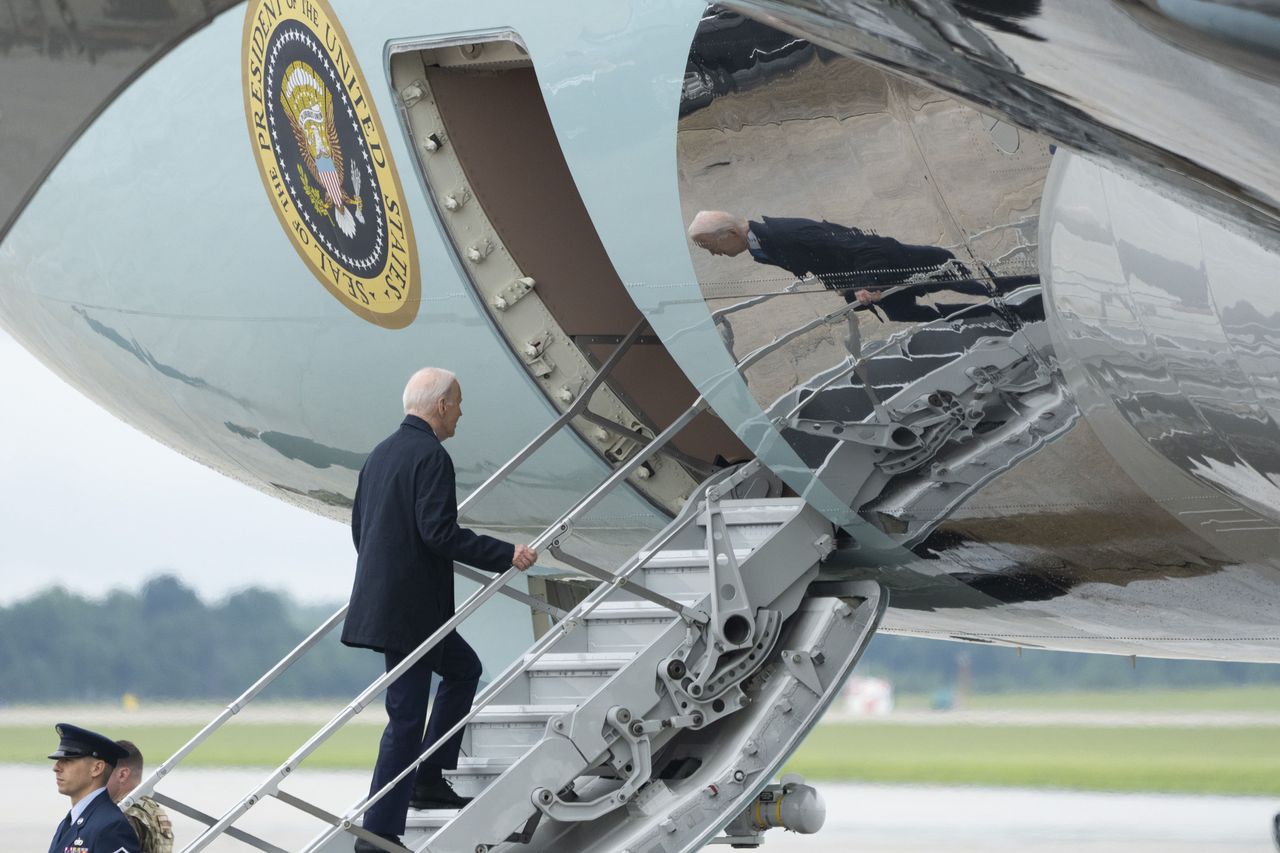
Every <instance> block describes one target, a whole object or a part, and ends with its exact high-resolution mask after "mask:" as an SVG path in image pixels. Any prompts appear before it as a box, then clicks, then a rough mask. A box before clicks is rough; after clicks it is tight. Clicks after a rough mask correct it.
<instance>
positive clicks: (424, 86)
mask: <svg viewBox="0 0 1280 853" xmlns="http://www.w3.org/2000/svg"><path fill="white" fill-rule="evenodd" d="M392 51H393V52H392V54H391V57H390V64H391V80H392V84H393V85H394V87H395V89H396V91H397V92H398V93H399V95H400V104H401V118H402V121H403V123H404V126H405V128H406V131H407V132H408V134H409V135H410V137H411V141H412V147H413V149H414V151H415V153H416V155H417V162H418V166H419V171H420V174H421V176H422V177H423V180H424V183H425V184H426V187H427V191H428V192H429V194H430V195H431V197H432V200H433V201H434V203H435V206H436V210H437V211H438V214H439V217H440V219H441V222H442V224H443V227H444V230H445V231H446V233H448V235H449V237H450V239H451V241H452V243H453V247H454V250H455V252H456V255H457V258H458V263H459V264H460V265H461V266H462V267H463V268H464V269H465V270H466V272H467V276H468V278H469V280H470V282H471V285H472V288H473V291H474V295H475V297H476V298H477V299H478V300H479V301H480V302H481V303H482V304H483V305H484V308H485V311H486V313H487V315H488V316H489V318H490V319H491V321H492V322H493V324H494V326H495V327H496V328H497V329H498V330H499V331H500V332H501V333H502V335H503V337H504V338H505V339H506V341H507V343H508V345H509V346H510V348H511V350H512V352H513V353H514V355H515V357H516V358H518V359H519V360H520V361H521V362H522V363H523V364H524V365H525V367H526V369H527V371H528V373H529V375H530V377H531V378H532V379H533V380H534V381H536V382H537V383H538V385H539V386H540V387H541V388H542V389H543V391H544V392H545V393H546V394H547V396H548V398H549V399H550V400H551V401H552V403H553V405H555V406H556V408H557V409H559V410H560V411H562V412H563V411H565V410H566V409H567V408H569V407H570V406H572V405H574V404H575V401H577V400H578V399H579V397H580V396H581V395H582V394H584V393H587V392H589V391H590V390H591V385H590V383H591V380H592V377H593V376H594V375H596V374H597V372H598V371H600V370H601V368H602V367H607V369H608V370H609V375H608V378H607V379H606V380H605V381H604V382H603V383H602V384H601V385H600V387H599V388H598V389H597V390H596V391H595V393H594V395H593V396H592V397H591V399H590V401H589V403H588V404H587V405H586V406H585V408H584V409H583V411H582V412H581V413H580V415H579V416H578V417H576V418H575V419H574V421H573V426H574V428H575V430H576V431H577V433H578V434H579V435H580V436H581V437H582V439H583V440H584V441H585V442H586V443H587V444H588V445H590V446H591V447H592V448H594V449H595V450H596V451H597V452H598V453H600V454H601V455H602V456H603V457H604V458H605V459H606V460H607V461H608V462H609V463H610V464H612V465H615V466H617V465H620V464H622V463H624V462H625V461H626V460H627V458H628V457H630V456H631V455H632V454H633V453H635V452H636V450H637V449H638V448H639V447H641V446H642V444H643V443H644V442H646V441H647V440H648V439H650V438H652V437H653V436H654V435H655V434H657V433H658V432H660V431H661V430H662V429H663V428H664V427H665V426H667V425H668V424H669V423H670V422H671V421H673V420H674V419H675V418H676V417H677V416H678V415H679V414H680V413H681V412H683V411H684V410H685V409H686V408H687V407H688V406H689V405H690V404H691V403H692V402H693V401H694V399H695V398H696V396H697V392H696V390H695V389H694V387H693V385H692V384H691V383H690V382H689V381H688V379H687V378H686V377H685V375H684V373H683V371H681V370H680V368H679V367H678V366H677V365H676V363H675V361H674V360H673V359H672V358H671V356H670V354H669V353H668V352H667V350H666V348H665V347H664V346H663V345H662V343H661V341H660V340H659V339H658V338H657V336H656V335H654V334H653V333H652V332H650V331H649V330H648V329H647V328H646V327H644V326H643V319H644V318H643V316H642V315H641V313H640V311H639V310H638V309H637V308H636V306H635V304H634V302H633V301H632V299H631V297H630V295H629V294H628V293H627V291H626V288H625V287H624V286H623V283H622V281H621V279H620V278H619V277H618V274H617V272H616V271H615V269H614V267H613V264H612V263H611V261H610V260H609V257H608V255H607V253H606V252H605V249H604V246H603V244H602V243H601V241H600V239H599V236H598V235H597V233H596V230H595V227H594V225H593V224H592V221H591V217H590V214H589V213H588V212H587V209H586V207H585V205H584V204H583V202H582V199H581V197H580V196H579V194H578V190H577V187H576V186H575V184H574V181H573V176H572V174H571V173H570V171H569V168H568V166H567V164H566V163H565V159H564V156H563V154H562V152H561V149H560V144H559V141H558V140H557V138H556V134H555V129H554V127H553V126H552V123H551V120H550V117H549V116H548V114H547V109H546V105H545V103H544V101H543V98H542V92H541V89H540V88H539V85H538V78H537V74H536V71H535V68H534V64H533V62H532V60H531V59H530V57H529V55H528V53H527V51H526V49H525V47H524V46H523V44H522V43H521V41H520V39H519V37H518V36H517V35H516V34H514V33H512V32H501V33H495V34H491V35H489V36H486V37H481V38H475V37H468V39H466V40H456V39H455V40H443V41H442V40H433V41H431V42H429V43H421V42H419V43H414V44H402V45H398V46H394V47H393V48H392ZM619 346H625V347H626V350H625V352H623V353H621V354H620V355H619V357H617V358H615V359H613V362H614V363H612V364H611V363H610V362H609V359H610V355H611V354H613V353H614V351H615V350H616V349H617V348H618V347H619ZM749 455H750V454H749V453H748V451H747V449H746V447H745V446H744V445H743V444H742V442H741V441H740V440H739V439H738V438H737V436H735V435H734V434H733V432H732V431H731V430H730V429H729V428H728V427H727V426H726V425H725V424H724V423H723V422H722V421H720V420H719V419H718V418H716V417H715V416H714V415H712V414H710V413H707V412H704V413H702V414H701V415H699V416H698V417H697V418H696V419H695V420H694V421H693V422H692V423H691V424H690V425H689V426H688V427H686V428H685V430H684V431H683V432H681V433H680V435H679V437H678V438H676V439H675V440H674V442H672V445H671V446H670V449H669V450H664V451H663V452H662V453H661V454H660V455H659V456H658V457H656V458H655V460H654V462H653V463H652V464H647V465H646V466H645V467H644V468H642V469H641V470H640V471H639V472H637V474H636V475H635V476H633V477H632V478H631V482H632V484H633V485H634V486H636V487H637V488H638V489H639V490H640V491H642V492H643V493H644V494H645V495H646V496H647V497H648V498H649V499H650V500H652V501H654V502H655V503H656V504H658V505H659V506H662V507H663V508H665V509H667V510H668V511H671V512H674V511H675V510H677V509H678V508H679V507H680V505H681V504H682V503H683V501H684V499H685V497H687V496H688V495H689V493H690V492H692V491H693V489H694V487H695V486H696V485H697V483H699V482H700V481H701V480H703V479H704V478H705V477H706V476H707V474H709V473H710V472H711V471H712V470H713V468H714V467H715V464H716V459H717V457H720V458H722V459H732V460H738V459H743V458H747V457H749Z"/></svg>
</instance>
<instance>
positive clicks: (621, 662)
mask: <svg viewBox="0 0 1280 853" xmlns="http://www.w3.org/2000/svg"><path fill="white" fill-rule="evenodd" d="M635 657H636V656H635V654H634V653H628V654H621V653H618V652H549V653H547V654H545V655H543V656H542V657H540V658H538V659H537V660H535V661H533V662H532V663H529V664H528V666H527V669H528V672H529V674H530V675H534V674H535V673H544V672H605V671H616V670H619V669H622V668H623V667H624V666H626V665H627V664H629V663H631V661H633V660H635Z"/></svg>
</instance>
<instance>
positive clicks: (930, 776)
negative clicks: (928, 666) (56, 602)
mask: <svg viewBox="0 0 1280 853" xmlns="http://www.w3.org/2000/svg"><path fill="white" fill-rule="evenodd" d="M196 728H197V727H195V726H147V727H129V726H122V727H117V728H114V729H113V731H112V732H111V734H112V735H114V736H115V737H122V738H129V739H130V740H133V741H135V742H136V743H137V744H138V745H139V746H140V747H141V748H142V750H143V753H144V754H146V755H148V756H151V757H153V758H154V757H157V756H167V755H169V754H170V753H172V752H173V751H174V750H175V749H177V748H178V747H179V746H181V745H182V744H183V743H184V742H185V741H186V739H187V738H189V737H190V736H191V735H192V734H193V733H194V732H195V731H196ZM313 731H314V728H313V727H310V726H301V725H291V724H279V725H275V724H272V725H240V726H235V725H232V726H229V727H228V728H227V729H225V730H223V731H221V732H219V733H218V734H217V735H216V736H215V737H214V738H213V739H212V740H211V741H210V742H209V743H208V744H206V745H205V746H204V747H202V748H201V749H199V750H197V751H196V752H195V753H193V754H192V756H191V757H190V758H189V759H188V761H187V764H188V765H189V766H192V767H210V766H272V765H275V764H278V763H279V762H280V761H282V760H283V759H284V758H286V757H288V755H289V754H290V753H291V752H292V751H293V750H294V749H296V748H297V747H298V746H299V745H301V744H302V743H303V741H304V740H305V739H306V738H307V737H308V736H309V735H310V734H311V733H312V732H313ZM380 734H381V730H380V729H379V728H377V727H375V726H350V727H347V728H345V729H342V730H341V731H339V732H338V734H337V735H336V736H335V737H334V738H333V739H332V740H331V741H329V742H328V743H327V744H325V745H324V746H323V747H322V748H321V749H320V750H319V751H318V752H317V753H316V754H315V755H314V756H313V757H312V758H311V759H310V760H308V761H307V762H306V764H305V765H304V767H314V768H328V769H365V768H369V767H371V766H372V763H373V758H374V755H375V753H376V751H377V743H378V738H379V736H380ZM53 745H54V743H53V737H52V732H50V731H49V729H48V728H47V727H44V726H40V727H35V726H9V727H0V762H5V763H9V762H33V761H40V760H41V759H42V758H43V756H45V755H47V754H48V753H49V751H50V750H51V749H52V748H53ZM787 770H788V771H791V772H797V773H801V774H803V775H805V776H806V777H809V778H814V779H833V780H844V781H874V782H901V783H938V784H956V783H960V784H978V785H1009V786H1020V787H1058V788H1078V789H1086V790H1117V791H1169V792H1183V793H1215V794H1266V795H1280V727H1240V728H1222V729H1215V728H1161V729H1143V728H1108V727H1102V726H1091V727H1083V726H1082V727H1068V726H1020V727H994V726H954V725H937V726H910V725H895V724H892V723H854V724H831V725H824V726H821V727H819V728H818V729H816V730H815V731H814V732H813V733H812V734H811V735H810V736H809V737H808V739H806V741H805V742H804V744H803V745H802V746H801V748H800V750H799V751H798V752H797V753H796V754H795V756H793V758H792V760H791V762H790V763H789V764H788V766H787Z"/></svg>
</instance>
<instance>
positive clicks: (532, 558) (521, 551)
mask: <svg viewBox="0 0 1280 853" xmlns="http://www.w3.org/2000/svg"><path fill="white" fill-rule="evenodd" d="M537 561H538V552H537V551H535V550H533V549H532V548H530V547H529V546H528V545H517V546H516V553H515V556H514V557H512V558H511V565H513V566H515V567H516V568H517V569H519V570H520V571H522V572H523V571H524V570H525V569H527V568H529V567H530V566H532V565H533V564H534V563H536V562H537Z"/></svg>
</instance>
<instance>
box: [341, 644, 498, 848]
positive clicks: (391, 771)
mask: <svg viewBox="0 0 1280 853" xmlns="http://www.w3.org/2000/svg"><path fill="white" fill-rule="evenodd" d="M436 650H437V651H438V652H439V654H434V653H433V654H428V655H427V656H426V657H424V658H423V659H422V660H420V661H418V662H417V663H415V664H414V665H413V666H412V667H410V668H409V670H408V671H407V672H405V674H404V675H402V676H400V677H399V678H398V679H396V680H395V681H394V682H393V683H392V684H391V686H390V687H388V688H387V717H388V718H389V721H388V722H387V728H386V729H385V730H384V731H383V732H382V743H381V744H380V745H379V747H378V763H377V764H376V765H374V768H373V783H372V784H371V785H370V786H369V794H370V795H372V794H375V793H377V792H378V791H380V790H382V788H383V786H384V785H386V784H387V783H388V782H390V781H391V780H392V779H394V778H395V777H396V776H397V775H398V774H399V773H400V772H401V771H402V770H404V769H405V768H406V767H408V766H409V765H410V764H412V763H413V761H414V759H416V758H417V757H418V756H419V755H421V754H422V753H424V752H425V751H426V750H427V747H429V746H431V745H432V744H433V743H435V742H436V740H437V739H438V738H439V737H440V735H442V734H444V733H445V732H447V731H449V729H451V728H453V727H454V725H455V724H456V723H457V722H458V721H459V720H461V719H462V718H463V717H465V716H466V715H467V712H468V711H470V710H471V702H472V700H473V699H475V695H476V686H477V685H478V684H479V683H480V673H481V666H480V658H478V657H477V656H476V653H475V651H474V650H473V649H472V648H471V646H469V645H467V641H466V640H464V639H462V637H460V636H458V632H456V631H452V632H450V633H449V634H448V636H446V637H445V638H444V639H443V640H442V641H441V642H440V645H439V646H438V647H437V649H436ZM384 656H385V657H386V663H387V671H388V672H390V671H391V670H392V669H393V668H394V667H395V666H397V665H398V664H399V663H400V661H402V660H404V659H405V657H406V655H403V654H400V653H398V652H390V651H388V652H385V653H384ZM433 663H434V666H433ZM432 672H436V673H438V674H439V675H440V686H439V687H438V688H436V698H435V701H434V702H432V703H431V719H430V721H428V720H427V700H428V699H429V698H430V696H431V673H432ZM424 725H425V726H426V735H425V737H424V736H423V731H422V728H423V726H424ZM461 748H462V732H461V731H459V732H458V733H457V734H456V735H454V736H453V737H451V738H449V740H448V741H447V742H446V743H445V744H444V746H442V747H440V748H439V749H438V750H436V751H435V752H434V753H432V755H431V757H429V758H428V759H427V760H426V761H424V762H423V763H422V764H421V765H419V769H420V770H421V771H422V773H423V775H424V778H426V779H430V778H433V777H438V776H439V774H440V771H441V770H453V769H454V768H456V767H457V766H458V752H459V750H460V749H461ZM413 785H414V775H413V774H412V773H410V774H409V775H408V776H406V777H405V778H404V779H403V780H402V781H401V782H400V784H399V785H397V786H396V787H395V788H393V789H392V790H391V792H390V793H389V794H387V795H386V796H385V797H383V798H382V799H381V800H379V801H378V802H377V803H376V804H375V805H374V806H373V808H371V809H369V811H367V812H366V813H365V816H364V828H365V829H367V830H369V831H371V832H377V833H381V834H383V835H400V834H401V833H403V832H404V824H405V816H406V814H407V813H408V811H409V800H410V799H411V798H412V795H413Z"/></svg>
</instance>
